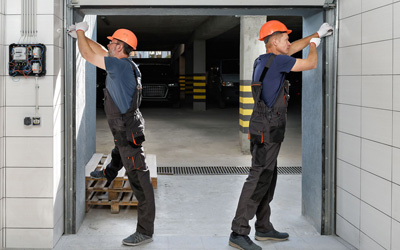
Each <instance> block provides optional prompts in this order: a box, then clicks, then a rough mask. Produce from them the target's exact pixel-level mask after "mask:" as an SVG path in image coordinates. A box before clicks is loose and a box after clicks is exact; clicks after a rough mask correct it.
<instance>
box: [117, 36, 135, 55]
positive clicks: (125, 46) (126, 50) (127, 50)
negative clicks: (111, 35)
mask: <svg viewBox="0 0 400 250" xmlns="http://www.w3.org/2000/svg"><path fill="white" fill-rule="evenodd" d="M117 40H118V39H117ZM118 42H120V43H121V44H122V45H123V46H124V54H126V55H128V56H129V54H130V53H131V51H132V50H133V48H132V47H131V46H129V45H128V44H127V43H125V42H123V41H121V40H118Z"/></svg>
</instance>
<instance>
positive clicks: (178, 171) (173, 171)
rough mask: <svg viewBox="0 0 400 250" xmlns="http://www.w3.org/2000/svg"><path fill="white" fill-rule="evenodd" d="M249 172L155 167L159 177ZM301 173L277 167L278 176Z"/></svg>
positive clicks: (234, 168) (296, 168)
mask: <svg viewBox="0 0 400 250" xmlns="http://www.w3.org/2000/svg"><path fill="white" fill-rule="evenodd" d="M249 171H250V167H240V166H204V167H157V174H159V175H232V174H239V175H241V174H244V175H247V174H249ZM301 173H302V167H301V166H289V167H278V174H280V175H299V174H301Z"/></svg>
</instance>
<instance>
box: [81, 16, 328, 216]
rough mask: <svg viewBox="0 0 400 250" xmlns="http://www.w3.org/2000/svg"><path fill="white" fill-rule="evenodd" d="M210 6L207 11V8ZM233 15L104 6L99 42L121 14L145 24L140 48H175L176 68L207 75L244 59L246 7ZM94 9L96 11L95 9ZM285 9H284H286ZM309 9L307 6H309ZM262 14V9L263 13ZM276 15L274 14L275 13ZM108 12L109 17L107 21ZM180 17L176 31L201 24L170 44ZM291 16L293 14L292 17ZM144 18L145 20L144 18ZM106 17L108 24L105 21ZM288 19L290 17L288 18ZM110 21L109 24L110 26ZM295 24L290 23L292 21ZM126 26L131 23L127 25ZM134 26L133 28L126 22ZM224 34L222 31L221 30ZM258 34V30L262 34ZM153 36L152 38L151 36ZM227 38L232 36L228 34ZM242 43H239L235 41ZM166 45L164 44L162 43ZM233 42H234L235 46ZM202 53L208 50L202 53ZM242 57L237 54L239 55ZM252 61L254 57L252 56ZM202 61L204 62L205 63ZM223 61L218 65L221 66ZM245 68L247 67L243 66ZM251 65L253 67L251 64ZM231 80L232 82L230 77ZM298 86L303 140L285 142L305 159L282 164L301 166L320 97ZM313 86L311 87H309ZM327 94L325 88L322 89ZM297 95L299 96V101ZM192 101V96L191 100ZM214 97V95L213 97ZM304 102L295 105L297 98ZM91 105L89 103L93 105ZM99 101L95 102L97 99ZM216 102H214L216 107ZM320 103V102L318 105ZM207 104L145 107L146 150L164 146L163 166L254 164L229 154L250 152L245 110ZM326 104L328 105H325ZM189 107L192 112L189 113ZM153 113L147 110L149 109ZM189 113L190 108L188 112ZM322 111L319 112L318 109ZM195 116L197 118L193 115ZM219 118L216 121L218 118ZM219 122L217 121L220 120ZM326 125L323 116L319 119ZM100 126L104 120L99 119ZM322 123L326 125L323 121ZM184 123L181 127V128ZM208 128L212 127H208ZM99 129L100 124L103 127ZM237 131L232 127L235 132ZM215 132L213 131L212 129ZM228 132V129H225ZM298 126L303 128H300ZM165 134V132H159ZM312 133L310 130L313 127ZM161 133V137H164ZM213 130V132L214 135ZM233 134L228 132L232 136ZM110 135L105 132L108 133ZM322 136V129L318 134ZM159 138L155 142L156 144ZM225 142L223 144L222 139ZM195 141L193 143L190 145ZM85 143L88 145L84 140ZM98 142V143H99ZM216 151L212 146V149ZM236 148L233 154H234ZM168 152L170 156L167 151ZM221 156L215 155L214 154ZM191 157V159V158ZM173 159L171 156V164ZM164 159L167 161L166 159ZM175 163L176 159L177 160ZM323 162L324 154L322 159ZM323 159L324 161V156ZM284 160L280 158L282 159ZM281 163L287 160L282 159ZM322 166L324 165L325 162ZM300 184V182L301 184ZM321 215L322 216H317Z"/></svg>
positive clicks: (296, 108) (107, 149)
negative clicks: (309, 111)
mask: <svg viewBox="0 0 400 250" xmlns="http://www.w3.org/2000/svg"><path fill="white" fill-rule="evenodd" d="M164 11H167V12H168V11H171V13H175V12H174V11H172V10H168V9H167V10H164ZM206 11H207V10H205V12H206ZM230 11H231V14H233V15H226V14H225V15H223V16H218V15H214V16H204V15H193V16H192V18H191V19H190V18H189V19H188V16H179V15H178V16H174V15H170V16H163V15H152V16H143V15H138V14H136V15H135V16H132V18H133V19H132V20H130V19H129V20H128V19H127V16H112V15H101V14H102V13H101V11H100V12H99V13H98V17H97V26H98V28H97V37H98V41H99V42H100V43H103V44H106V42H107V41H106V42H105V43H104V42H102V41H101V39H104V38H105V37H106V36H107V35H110V34H112V33H113V32H114V31H115V29H116V28H119V27H123V26H119V27H115V26H112V24H113V22H114V19H113V18H114V17H117V18H118V19H121V20H122V21H124V23H129V25H132V27H139V28H140V25H141V24H142V25H143V27H142V28H143V30H144V31H143V34H142V35H139V34H140V31H136V30H135V29H134V28H132V30H133V31H134V32H135V33H136V34H137V36H138V39H139V47H140V50H147V51H171V59H172V61H175V63H176V64H174V67H173V68H174V70H175V72H178V73H179V75H187V74H192V75H195V74H198V73H202V74H204V76H205V77H206V78H207V73H208V71H211V70H215V69H216V68H218V70H220V68H222V67H221V66H220V64H218V63H217V62H218V60H223V59H225V58H227V59H235V57H236V56H234V55H235V54H236V53H237V54H238V55H239V58H240V55H241V54H240V49H241V48H240V31H241V29H240V25H239V23H240V18H241V16H240V15H236V16H235V12H236V13H240V11H238V10H236V9H231V10H230ZM89 12H90V11H89ZM273 12H274V13H275V16H274V17H276V18H278V16H277V15H276V14H277V13H279V11H276V10H275V11H273ZM283 12H284V11H283ZM306 12H307V11H306ZM311 13H312V14H311V15H310V12H307V15H308V17H309V18H311V19H317V20H319V21H320V19H321V20H322V15H321V12H319V11H311ZM258 15H259V14H258ZM269 16H272V15H269ZM104 17H106V20H107V21H104ZM175 18H176V19H177V20H179V22H177V24H176V25H175V26H172V27H173V30H176V31H178V32H182V31H185V27H184V26H181V25H180V24H182V23H196V25H194V26H193V27H195V28H193V27H192V28H191V30H190V32H189V34H187V35H186V36H182V37H185V40H184V41H181V40H179V41H175V42H174V46H172V47H168V39H170V40H173V39H178V38H179V37H180V36H178V35H168V34H169V33H168V32H171V30H168V29H167V28H165V26H164V25H165V24H168V23H169V24H173V23H174V19H175ZM224 19H227V20H228V19H229V20H228V21H226V20H225V21H223V20H224ZM235 19H239V20H238V23H236V24H235V25H233V26H232V27H230V28H229V29H228V28H227V29H225V30H223V32H221V30H218V29H217V28H215V29H213V27H214V25H215V24H216V23H221V24H224V23H231V21H232V20H235ZM286 19H287V17H286ZM300 20H304V16H300ZM141 21H143V23H141ZM102 22H103V24H101V23H102ZM283 22H285V21H283ZM107 23H109V24H108V25H107ZM210 25H211V26H210ZM302 25H305V26H307V25H309V20H308V21H307V22H306V24H301V25H300V26H302ZM288 26H289V25H288ZM125 27H126V26H125ZM158 27H160V28H161V29H158V30H156V28H158ZM126 28H129V27H126ZM308 29H309V30H311V29H315V27H312V25H310V27H308ZM309 30H307V29H305V30H303V32H301V31H300V32H299V33H300V34H301V33H307V32H309ZM204 31H211V34H210V33H207V32H204ZM225 32H228V33H229V32H232V34H234V35H236V36H239V39H232V38H230V39H228V40H225V41H219V40H218V39H219V38H218V36H220V35H223V34H224V33H225ZM217 33H218V35H216V34H217ZM256 35H257V34H256ZM146 36H147V37H149V38H148V39H145V38H146ZM140 37H142V45H143V47H141V46H142V45H141V38H140ZM225 37H229V36H228V35H226V36H225ZM188 40H189V41H191V42H193V43H192V44H188V43H187V41H188ZM183 44H184V47H185V50H183V51H182V45H183ZM235 44H236V45H235ZM157 45H161V46H159V47H158V46H157ZM231 45H232V46H233V47H230V46H231ZM218 46H220V47H221V48H223V49H226V50H227V51H228V52H227V53H226V54H229V57H231V58H228V56H225V55H226V54H224V55H222V56H220V58H218V57H217V52H220V51H221V49H219V48H218ZM210 48H214V50H211V49H210ZM199 54H200V55H203V56H201V57H199ZM212 56H215V60H211V59H210V57H212ZM236 58H237V57H236ZM251 60H252V61H253V60H254V58H252V59H251ZM199 62H200V63H199ZM216 65H217V66H216ZM240 67H243V66H242V65H240ZM250 68H251V66H250ZM316 74H317V75H322V74H321V66H320V69H319V70H317V73H316ZM309 78H310V76H307V75H306V76H304V75H303V76H302V77H301V79H303V80H304V79H309ZM293 79H294V80H293V81H296V80H295V79H296V76H293ZM240 80H250V79H240ZM316 80H317V81H318V80H321V78H316ZM226 82H228V81H226ZM310 82H311V83H313V82H314V80H312V81H310ZM303 83H304V81H300V84H301V85H303ZM292 86H293V88H292V90H294V94H291V96H292V99H291V103H290V106H289V112H291V111H292V110H293V111H294V112H293V114H296V115H297V116H295V115H291V114H290V113H289V115H288V118H289V122H288V128H287V130H288V132H289V130H290V129H293V131H294V137H296V138H295V139H296V140H297V142H300V143H287V140H288V139H285V140H286V141H285V142H284V145H285V143H286V144H287V145H288V146H290V147H292V148H289V149H288V152H289V155H290V157H288V159H289V158H290V159H293V158H295V157H293V155H294V154H293V153H294V152H295V151H296V150H294V149H293V146H295V145H300V150H298V152H299V159H298V160H299V161H298V162H300V163H288V164H284V163H283V164H282V166H284V165H286V166H288V165H289V166H291V165H294V166H297V165H300V166H301V165H302V162H304V159H303V155H304V152H303V155H302V149H301V144H302V138H304V136H302V134H303V135H304V131H302V127H303V128H304V126H303V121H302V119H301V117H302V113H303V111H302V107H304V106H305V104H304V100H305V99H306V101H307V104H306V106H307V107H308V106H309V105H311V104H312V103H313V102H318V101H320V99H319V98H317V99H316V98H314V99H312V100H311V99H308V98H304V97H303V98H302V96H304V95H305V93H303V92H304V91H301V90H302V89H304V86H302V87H298V86H299V85H292ZM296 87H297V88H299V90H300V91H298V92H297V91H296ZM309 88H310V87H308V86H307V89H309ZM315 91H320V89H318V88H317V89H316V90H315ZM321 93H322V92H321ZM296 99H297V100H296ZM184 100H185V101H186V96H185V99H184ZM210 100H211V99H210ZM207 101H208V96H207ZM297 102H298V105H296V104H294V103H297ZM87 105H88V104H87ZM93 105H94V104H93ZM213 105H214V106H213ZM316 105H319V104H316ZM206 107H210V108H206V109H205V111H193V109H192V107H189V108H187V106H185V105H183V106H180V107H179V108H177V107H172V108H170V107H166V106H161V107H157V106H156V107H155V106H153V105H150V106H149V107H146V105H144V106H143V107H142V108H141V111H142V113H143V115H144V118H145V120H146V127H147V131H146V133H147V135H146V136H147V140H146V142H145V150H146V152H147V153H152V152H149V151H151V150H150V149H151V148H152V147H153V149H157V150H159V152H160V153H158V154H157V164H158V165H159V166H163V164H164V166H188V163H190V162H191V163H193V162H195V165H197V166H207V165H208V164H209V163H208V162H211V161H212V165H215V166H226V165H232V164H231V162H233V166H249V165H250V155H248V156H247V157H248V159H245V160H244V162H245V163H243V164H241V163H240V160H239V159H238V158H235V157H227V156H226V155H227V154H228V155H229V154H230V155H234V156H244V157H246V155H243V154H242V153H241V149H240V143H239V140H238V136H237V135H238V133H237V132H238V120H240V118H239V116H240V111H238V106H235V104H233V105H226V106H225V107H222V108H221V107H220V105H219V103H218V102H216V103H213V104H212V105H209V103H206ZM321 109H322V107H321ZM99 110H101V108H99V109H98V112H100V111H99ZM186 111H187V112H186ZM146 112H147V114H146ZM185 112H186V113H185ZM314 114H317V113H314ZM190 115H192V117H190ZM291 117H292V118H294V119H295V120H296V121H297V123H292V122H291V121H290V119H291ZM308 118H310V121H315V120H318V117H313V116H312V115H311V116H307V119H308ZM213 119H214V120H213ZM216 121H217V122H216ZM291 123H292V124H296V125H294V126H293V127H291V126H290V124H291ZM319 124H320V121H319ZM97 125H99V124H97ZM320 125H321V124H320ZM179 126H181V127H179ZM205 128H207V129H208V130H207V129H205ZM97 130H98V129H97ZM230 130H231V131H230ZM104 131H106V133H108V134H109V136H110V139H106V141H109V142H110V143H111V145H108V146H106V147H105V149H104V150H101V151H102V152H103V153H110V151H111V149H112V148H113V146H114V145H113V144H112V141H113V140H112V137H111V133H110V132H108V127H107V124H106V125H105V126H104ZM193 131H197V132H198V135H196V136H195V135H194V134H193ZM209 131H211V132H212V133H209ZM221 131H222V132H221ZM296 131H300V132H299V133H297V132H296ZM97 133H98V134H99V133H100V132H99V131H98V132H97ZM157 133H160V134H157ZM307 133H309V131H307ZM160 135H161V136H160ZM210 135H211V136H210ZM226 135H228V136H226ZM102 137H104V136H102ZM288 137H289V133H288V134H287V136H286V138H288ZM315 138H316V139H318V134H317V137H315ZM173 141H175V142H176V144H175V145H173V146H172V145H171V142H173ZM152 143H153V145H152ZM217 143H221V144H217ZM188 145H189V146H188ZM227 145H229V146H231V145H234V146H235V147H236V149H234V150H236V151H231V149H230V148H228V147H227ZM192 146H199V149H198V150H196V152H195V155H190V154H189V153H188V148H189V147H192ZM81 147H82V145H81ZM96 147H97V146H96ZM207 150H210V151H207ZM96 151H97V149H96ZM283 151H284V149H282V151H281V156H284V155H285V154H284V152H283ZM315 151H316V152H314V153H312V154H319V153H318V149H317V150H315ZM232 152H233V153H232ZM163 154H164V155H165V157H164V156H163ZM210 156H212V157H215V158H213V159H211V157H210ZM185 157H186V158H185ZM167 160H168V161H169V162H168V163H167ZM163 161H165V162H164V163H163ZM279 161H280V162H282V160H279V159H278V162H279ZM171 162H172V163H171ZM315 162H318V159H317V161H315ZM320 162H322V161H320ZM278 164H279V163H278ZM280 165H281V164H280ZM319 167H320V166H319ZM297 189H299V187H297ZM317 216H318V215H317Z"/></svg>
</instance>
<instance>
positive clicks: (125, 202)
mask: <svg viewBox="0 0 400 250" xmlns="http://www.w3.org/2000/svg"><path fill="white" fill-rule="evenodd" d="M117 195H118V197H117V199H115V200H110V199H109V198H108V195H107V193H104V192H91V193H90V194H89V196H88V198H87V200H86V212H88V211H89V210H90V207H91V206H93V205H96V206H110V207H111V213H112V214H118V213H119V209H120V206H137V205H138V201H137V200H136V198H135V195H134V194H133V192H120V193H118V194H117Z"/></svg>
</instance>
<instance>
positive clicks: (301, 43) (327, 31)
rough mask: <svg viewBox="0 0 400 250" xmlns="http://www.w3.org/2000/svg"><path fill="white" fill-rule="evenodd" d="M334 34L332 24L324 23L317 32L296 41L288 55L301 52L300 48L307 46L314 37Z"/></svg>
mask: <svg viewBox="0 0 400 250" xmlns="http://www.w3.org/2000/svg"><path fill="white" fill-rule="evenodd" d="M332 34H333V27H332V26H330V25H329V24H328V23H323V24H322V25H321V27H320V28H319V30H318V31H317V32H315V33H314V34H312V35H309V36H307V37H304V38H302V39H299V40H296V41H294V42H293V43H292V44H291V45H290V49H289V53H288V55H289V56H290V55H293V54H295V53H297V52H299V51H300V50H303V49H304V48H305V47H307V45H308V44H309V43H310V41H311V39H312V38H323V37H326V36H330V35H332Z"/></svg>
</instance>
